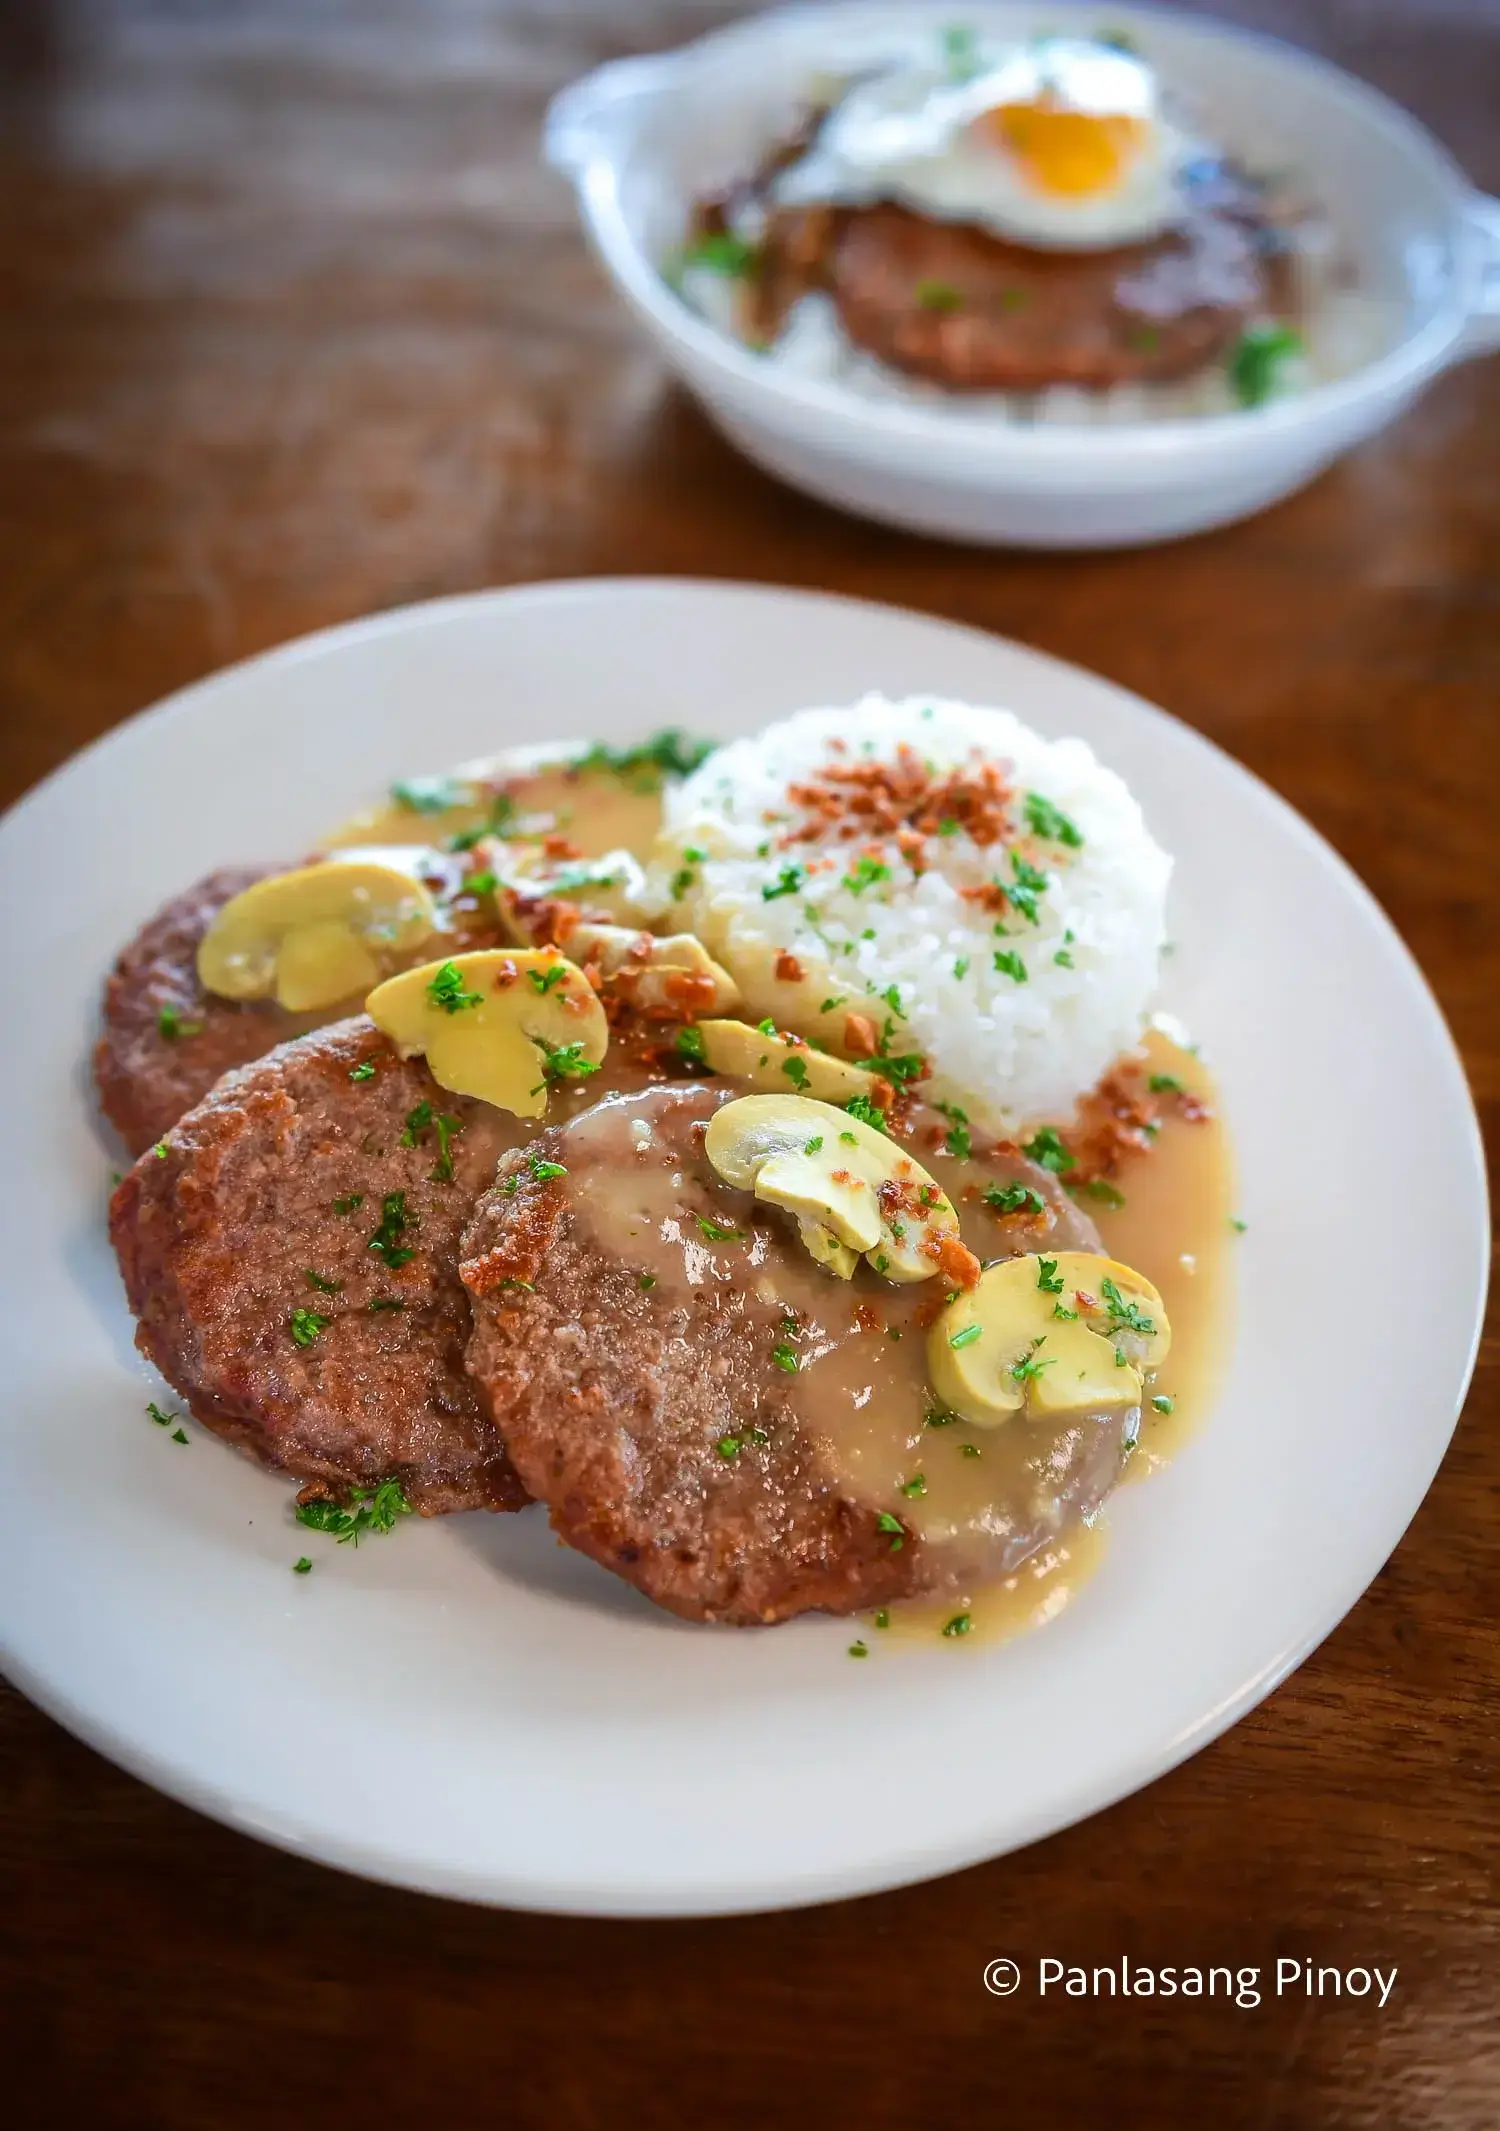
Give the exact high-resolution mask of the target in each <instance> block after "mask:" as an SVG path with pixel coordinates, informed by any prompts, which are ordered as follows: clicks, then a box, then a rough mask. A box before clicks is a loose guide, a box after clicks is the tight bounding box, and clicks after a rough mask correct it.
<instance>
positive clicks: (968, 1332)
mask: <svg viewBox="0 0 1500 2131" xmlns="http://www.w3.org/2000/svg"><path fill="white" fill-rule="evenodd" d="M983 1332H984V1326H983V1325H980V1324H966V1325H965V1326H964V1328H963V1330H962V1331H961V1332H955V1333H953V1335H952V1336H951V1338H950V1339H949V1341H948V1344H949V1346H950V1347H972V1346H973V1344H974V1342H975V1340H976V1339H978V1338H980V1337H981V1336H982V1334H983Z"/></svg>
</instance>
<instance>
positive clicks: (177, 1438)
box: [172, 1428, 187, 1443]
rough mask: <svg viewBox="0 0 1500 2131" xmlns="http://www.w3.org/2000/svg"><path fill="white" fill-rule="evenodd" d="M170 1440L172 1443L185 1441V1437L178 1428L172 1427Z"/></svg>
mask: <svg viewBox="0 0 1500 2131" xmlns="http://www.w3.org/2000/svg"><path fill="white" fill-rule="evenodd" d="M172 1441H173V1442H174V1443H185V1442H186V1441H187V1437H186V1435H185V1434H184V1433H183V1431H182V1430H181V1429H180V1428H174V1429H173V1430H172Z"/></svg>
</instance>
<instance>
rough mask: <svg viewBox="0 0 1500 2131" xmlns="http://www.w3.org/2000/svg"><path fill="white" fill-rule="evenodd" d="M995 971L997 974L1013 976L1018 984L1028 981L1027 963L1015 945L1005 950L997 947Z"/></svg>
mask: <svg viewBox="0 0 1500 2131" xmlns="http://www.w3.org/2000/svg"><path fill="white" fill-rule="evenodd" d="M995 973H996V975H997V976H1001V977H1011V978H1013V979H1014V980H1015V982H1016V983H1017V984H1024V983H1025V982H1026V964H1025V963H1024V962H1023V961H1022V960H1021V957H1020V956H1019V955H1018V954H1017V953H1016V951H1015V949H1014V948H1013V947H1008V948H1005V949H1004V950H1003V951H1002V950H998V949H997V951H996V954H995Z"/></svg>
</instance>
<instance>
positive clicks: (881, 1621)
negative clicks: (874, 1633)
mask: <svg viewBox="0 0 1500 2131" xmlns="http://www.w3.org/2000/svg"><path fill="white" fill-rule="evenodd" d="M890 1624H891V1609H890V1607H889V1606H882V1607H881V1608H880V1611H879V1612H878V1613H877V1614H876V1615H875V1625H876V1627H877V1628H888V1627H889V1626H890Z"/></svg>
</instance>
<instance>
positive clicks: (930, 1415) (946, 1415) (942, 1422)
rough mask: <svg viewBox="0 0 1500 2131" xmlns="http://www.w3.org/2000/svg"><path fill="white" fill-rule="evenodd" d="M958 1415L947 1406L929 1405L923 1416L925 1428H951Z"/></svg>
mask: <svg viewBox="0 0 1500 2131" xmlns="http://www.w3.org/2000/svg"><path fill="white" fill-rule="evenodd" d="M957 1419H958V1415H957V1414H956V1413H953V1412H951V1411H950V1410H949V1408H948V1407H946V1406H929V1407H928V1409H927V1411H926V1413H925V1414H924V1415H923V1417H922V1426H923V1427H924V1428H951V1427H952V1426H953V1423H954V1422H955V1421H956V1420H957Z"/></svg>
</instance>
